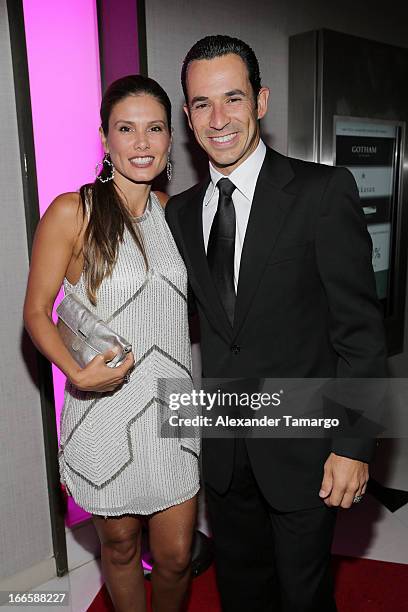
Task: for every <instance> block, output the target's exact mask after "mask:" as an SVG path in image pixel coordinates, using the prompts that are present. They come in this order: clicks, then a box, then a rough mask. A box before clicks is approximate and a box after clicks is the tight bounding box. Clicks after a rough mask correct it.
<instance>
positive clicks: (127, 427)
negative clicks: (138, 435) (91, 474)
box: [65, 397, 166, 490]
mask: <svg viewBox="0 0 408 612" xmlns="http://www.w3.org/2000/svg"><path fill="white" fill-rule="evenodd" d="M154 402H157V403H159V404H161V405H163V406H166V403H165V402H164V401H163V400H161V399H160V398H158V397H152V399H151V400H150V401H149V402H148V403H147V404H146V406H144V407H143V408H142V410H141V411H140V412H138V413H137V414H136V415H135V416H134V417H133V418H132V419H130V421H129V422H128V423H127V425H126V439H127V444H128V449H129V459H128V460H127V461H126V463H124V464H123V465H122V467H120V468H119V469H118V471H117V472H115V474H113V475H112V476H111V477H110V478H109V479H108V480H106V481H105V482H103V483H102V484H100V485H97V484H95V483H94V482H92V481H91V480H89V478H86V476H84V475H83V474H81V473H80V472H78V471H77V470H75V469H74V468H73V467H72V466H70V465H69V463H68V462H67V461H65V463H66V465H67V466H68V467H69V469H70V470H72V471H73V472H74V474H76V475H77V476H79V477H80V478H82V479H83V480H85V482H87V483H88V484H89V485H91V486H92V487H94V488H95V489H97V490H100V489H103V488H104V487H106V486H107V485H108V484H110V483H111V482H112V481H113V480H115V478H117V477H118V476H119V475H120V474H121V473H122V472H123V470H125V469H126V468H127V466H128V465H130V464H131V463H132V461H133V457H134V455H133V447H132V440H131V434H130V430H131V427H132V425H133V424H134V423H135V422H136V421H137V420H138V419H139V418H140V417H141V416H142V415H143V414H144V413H145V412H146V410H148V409H149V408H150V406H151V405H152V404H153V403H154Z"/></svg>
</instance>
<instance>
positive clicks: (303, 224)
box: [166, 36, 386, 612]
mask: <svg viewBox="0 0 408 612" xmlns="http://www.w3.org/2000/svg"><path fill="white" fill-rule="evenodd" d="M182 85H183V89H184V94H185V99H186V104H185V107H184V110H185V112H186V115H187V118H188V122H189V125H190V127H191V129H192V130H193V132H194V135H195V137H196V139H197V142H198V143H199V145H200V146H201V147H202V148H203V149H204V151H206V153H207V155H208V158H209V166H210V176H209V177H207V178H206V179H205V180H204V182H202V183H200V184H199V185H196V186H194V187H192V188H191V189H189V190H187V191H185V192H184V193H181V194H179V195H177V196H175V197H173V198H171V199H170V201H169V203H168V205H167V210H166V216H167V220H168V223H169V225H170V228H171V230H172V232H173V235H174V238H175V240H176V242H177V245H178V247H179V250H180V252H181V254H182V256H183V258H184V261H185V263H186V266H187V270H188V274H189V279H190V284H191V288H192V291H193V294H194V297H195V301H196V304H197V308H198V313H199V320H200V329H201V351H202V367H203V375H204V376H205V377H212V378H217V377H218V378H222V377H264V378H266V377H271V378H272V377H274V378H277V377H281V378H292V377H293V378H303V377H312V378H323V377H334V376H337V377H343V378H348V377H376V376H385V372H386V365H385V364H386V353H385V344H384V337H383V326H382V317H381V314H380V311H379V308H378V303H377V299H376V295H375V282H374V275H373V270H372V265H371V241H370V238H369V235H368V233H367V230H366V226H365V221H364V214H363V212H362V209H361V205H360V203H359V198H358V192H357V189H356V185H355V182H354V179H353V178H352V176H351V174H350V173H349V172H348V171H347V170H346V169H343V168H333V167H328V166H322V165H318V164H313V163H307V162H303V161H299V160H295V159H290V158H287V157H284V156H282V155H280V154H278V153H277V152H275V151H273V150H272V149H270V148H268V147H266V146H265V144H264V143H263V142H262V140H261V139H260V128H259V120H260V119H261V118H262V117H263V116H264V115H265V113H266V112H267V105H268V96H269V90H268V89H267V88H266V87H261V81H260V75H259V66H258V61H257V59H256V57H255V55H254V53H253V51H252V49H251V48H250V47H248V45H246V44H245V43H243V42H242V41H240V40H238V39H235V38H230V37H227V36H209V37H206V38H204V39H202V40H200V41H199V42H197V43H196V44H195V45H194V46H193V47H192V49H191V50H190V51H189V52H188V54H187V56H186V58H185V60H184V64H183V68H182ZM220 181H221V182H220ZM371 451H372V444H370V443H369V442H368V441H362V440H359V439H357V438H349V439H334V440H332V441H330V440H328V439H313V440H312V439H297V440H295V439H276V438H275V439H264V438H263V439H260V438H258V439H252V438H249V439H246V440H243V439H235V440H234V439H222V440H220V439H205V440H203V477H204V481H205V484H206V496H207V501H208V509H209V515H210V523H211V528H212V531H213V535H214V541H215V552H216V570H217V579H218V585H219V590H220V595H221V601H222V606H223V610H224V611H225V612H241V611H242V612H243V611H245V612H258V611H262V612H266V611H272V610H281V611H282V612H295V611H296V612H300V611H301V612H318V611H322V612H323V611H324V612H332V611H334V610H336V606H335V603H334V599H333V594H332V585H331V579H330V571H329V559H330V547H331V542H332V536H333V529H334V521H335V511H336V508H337V507H342V508H349V507H350V506H351V505H352V503H353V500H354V501H359V499H360V498H361V496H362V495H363V494H364V492H365V488H366V483H367V479H368V465H367V463H368V461H369V459H370V456H371Z"/></svg>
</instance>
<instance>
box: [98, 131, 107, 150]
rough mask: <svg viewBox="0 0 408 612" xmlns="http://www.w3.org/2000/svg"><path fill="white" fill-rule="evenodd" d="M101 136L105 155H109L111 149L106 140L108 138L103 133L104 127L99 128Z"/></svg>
mask: <svg viewBox="0 0 408 612" xmlns="http://www.w3.org/2000/svg"><path fill="white" fill-rule="evenodd" d="M99 136H100V139H101V142H102V146H103V150H104V152H105V153H109V147H108V141H107V139H106V136H105V134H104V132H103V129H102V126H101V127H100V128H99Z"/></svg>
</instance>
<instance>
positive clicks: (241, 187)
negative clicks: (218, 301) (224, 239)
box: [203, 140, 266, 292]
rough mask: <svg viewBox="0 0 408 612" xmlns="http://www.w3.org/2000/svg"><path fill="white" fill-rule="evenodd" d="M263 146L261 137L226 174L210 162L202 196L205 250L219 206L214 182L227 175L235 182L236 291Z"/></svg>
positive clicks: (262, 157) (263, 156) (261, 160)
mask: <svg viewBox="0 0 408 612" xmlns="http://www.w3.org/2000/svg"><path fill="white" fill-rule="evenodd" d="M265 154H266V147H265V145H264V143H263V142H262V140H260V141H259V143H258V146H257V147H256V149H255V151H254V152H253V153H251V155H250V156H249V157H248V158H247V159H246V160H245V161H244V162H242V164H240V165H239V166H238V168H235V170H233V171H232V172H231V174H229V175H228V176H227V177H226V175H225V174H221V172H218V170H216V169H215V168H214V166H213V165H212V164H211V162H210V176H211V181H210V184H209V185H208V188H207V191H206V192H205V196H204V200H203V236H204V245H205V250H206V252H207V245H208V239H209V237H210V231H211V226H212V222H213V220H214V217H215V213H216V212H217V207H218V187H217V183H218V181H219V180H220V179H222V178H229V180H230V181H231V182H232V183H233V184H234V185H235V190H234V192H233V194H232V201H233V203H234V208H235V218H236V225H235V256H234V286H235V292H236V291H237V287H238V278H239V268H240V265H241V254H242V248H243V246H244V239H245V232H246V228H247V225H248V219H249V213H250V212H251V206H252V200H253V197H254V193H255V187H256V182H257V180H258V175H259V172H260V170H261V166H262V164H263V162H264V159H265Z"/></svg>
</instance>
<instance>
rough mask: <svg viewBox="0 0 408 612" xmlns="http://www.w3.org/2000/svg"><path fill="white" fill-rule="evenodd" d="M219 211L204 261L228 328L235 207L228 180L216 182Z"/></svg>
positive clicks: (232, 293) (231, 312) (231, 317)
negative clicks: (223, 310) (226, 317)
mask: <svg viewBox="0 0 408 612" xmlns="http://www.w3.org/2000/svg"><path fill="white" fill-rule="evenodd" d="M217 186H218V191H219V197H218V208H217V212H216V213H215V217H214V221H213V224H212V226H211V232H210V237H209V239H208V247H207V260H208V266H209V268H210V271H211V275H212V277H213V279H214V284H215V286H216V288H217V290H218V294H219V296H220V299H221V302H222V304H223V306H224V309H225V312H226V313H227V316H228V319H229V320H230V323H231V325H233V324H234V310H235V298H236V296H235V287H234V253H235V208H234V203H233V201H232V197H231V196H232V193H233V191H234V189H235V185H234V184H233V183H231V181H230V180H229V179H227V178H224V179H221V180H219V181H218V183H217Z"/></svg>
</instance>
